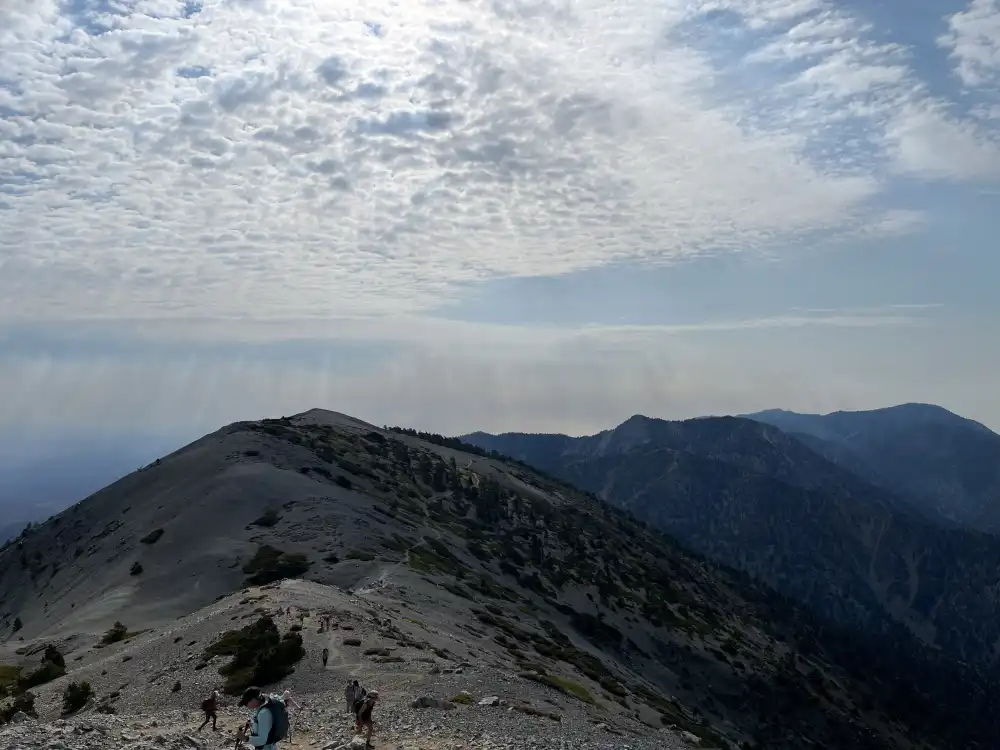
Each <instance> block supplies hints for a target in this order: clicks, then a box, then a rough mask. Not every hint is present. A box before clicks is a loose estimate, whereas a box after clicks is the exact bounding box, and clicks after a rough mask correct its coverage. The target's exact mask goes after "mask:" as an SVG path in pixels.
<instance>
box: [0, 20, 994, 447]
mask: <svg viewBox="0 0 1000 750" xmlns="http://www.w3.org/2000/svg"><path fill="white" fill-rule="evenodd" d="M998 208H1000V0H927V1H926V2H921V3H914V2H913V1H912V0H881V1H880V2H871V1H869V0H866V1H865V2H862V0H683V1H682V0H655V1H653V0H575V1H574V0H422V1H421V0H413V2H395V1H394V2H387V1H384V0H362V2H351V3H347V2H343V1H342V0H327V1H326V2H320V1H318V0H201V1H198V0H185V1H183V2H179V1H178V0H67V1H65V2H56V0H0V388H2V392H3V393H4V397H3V398H2V399H0V437H2V436H7V437H8V438H10V436H16V435H20V434H22V433H23V432H24V431H25V430H27V431H28V432H31V433H33V434H37V435H43V436H44V435H55V434H64V435H65V434H80V433H86V432H87V431H88V430H91V429H97V430H100V431H102V432H106V433H120V434H127V435H134V434H176V435H178V436H183V437H185V438H187V437H195V436H197V434H200V433H201V432H204V431H206V430H208V429H212V428H214V427H217V426H219V425H221V424H222V423H224V422H229V421H234V420H236V419H243V418H257V417H260V416H265V415H267V416H276V415H280V414H288V413H292V412H295V411H300V410H304V409H307V408H310V407H313V406H324V407H328V408H333V409H337V410H340V411H345V412H348V413H352V414H355V415H357V416H360V417H362V418H365V419H369V420H371V421H374V422H377V423H385V422H388V423H399V424H410V425H413V426H417V427H423V428H430V429H435V430H439V431H443V432H461V431H466V430H471V429H490V430H502V429H522V430H561V431H567V432H574V433H580V432H590V431H596V430H598V429H601V428H604V427H608V426H611V425H613V424H615V423H617V422H618V421H621V420H622V419H625V418H627V417H628V416H629V415H631V414H633V413H635V412H644V413H647V414H651V415H654V416H665V417H687V416H694V415H697V414H705V413H725V412H743V411H750V410H753V409H759V408H767V407H775V406H781V407H785V408H792V409H800V410H811V411H828V410H833V409H838V408H869V407H874V406H881V405H887V404H891V403H899V402H903V401H913V400H919V401H932V402H936V403H940V404H942V405H944V406H946V407H949V408H952V409H954V410H957V411H959V412H961V413H963V414H965V415H966V416H970V417H973V418H976V419H979V420H981V421H983V422H984V423H986V424H988V425H990V426H992V427H993V428H995V429H997V428H1000V395H998V393H1000V391H998V390H997V388H996V373H997V372H998V371H1000V347H998V346H997V342H998V341H1000V295H997V293H996V289H997V284H998V282H1000V244H998V240H997V238H998V237H1000V218H998V215H1000V212H998ZM43 442H44V441H43Z"/></svg>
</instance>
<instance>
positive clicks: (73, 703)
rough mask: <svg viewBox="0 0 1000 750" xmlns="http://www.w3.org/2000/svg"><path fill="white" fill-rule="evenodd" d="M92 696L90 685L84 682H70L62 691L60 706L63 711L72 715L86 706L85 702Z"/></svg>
mask: <svg viewBox="0 0 1000 750" xmlns="http://www.w3.org/2000/svg"><path fill="white" fill-rule="evenodd" d="M93 695H94V691H93V689H92V688H91V687H90V683H89V682H87V681H86V680H83V681H81V682H71V683H70V684H69V685H67V686H66V689H65V690H64V691H63V698H62V705H63V711H64V712H66V713H68V714H72V713H76V712H77V711H79V710H80V709H81V708H83V707H84V706H86V705H87V701H89V700H90V699H91V697H92V696H93Z"/></svg>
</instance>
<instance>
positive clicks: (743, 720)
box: [0, 411, 996, 750]
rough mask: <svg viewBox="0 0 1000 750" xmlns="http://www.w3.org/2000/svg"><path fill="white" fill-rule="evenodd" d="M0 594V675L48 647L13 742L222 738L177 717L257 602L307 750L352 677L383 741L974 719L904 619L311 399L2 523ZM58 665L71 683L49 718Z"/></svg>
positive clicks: (670, 744) (797, 735)
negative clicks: (887, 627)
mask: <svg viewBox="0 0 1000 750" xmlns="http://www.w3.org/2000/svg"><path fill="white" fill-rule="evenodd" d="M285 579H301V580H285ZM0 614H2V615H3V623H4V625H3V627H4V631H3V633H4V637H5V639H6V640H5V643H4V645H3V646H2V647H0V683H2V682H3V680H4V679H6V680H7V684H8V685H9V686H11V687H16V686H17V685H18V684H19V683H18V680H21V681H22V683H23V681H24V679H26V678H31V677H32V676H34V675H37V674H38V673H37V672H36V671H35V670H37V669H38V668H39V667H40V666H44V663H48V662H44V663H43V660H51V659H54V658H56V657H54V656H51V654H52V653H53V649H54V651H55V652H56V653H57V654H58V660H60V661H63V662H64V670H65V672H66V674H65V675H62V674H61V673H60V672H59V670H56V672H55V673H54V674H52V675H49V676H51V677H54V678H55V679H51V680H49V681H47V682H43V683H42V684H41V685H36V686H33V687H32V688H31V691H32V693H33V694H34V695H35V707H36V710H37V713H38V715H39V717H40V718H41V720H42V723H40V724H34V723H32V722H31V721H30V720H29V721H25V722H19V723H17V724H15V725H13V726H11V727H9V728H7V729H5V730H4V731H5V732H7V734H6V735H4V736H3V737H7V738H12V739H11V741H12V742H14V743H15V744H16V743H19V742H20V743H21V744H22V745H28V746H31V744H32V743H34V742H36V741H42V740H43V739H44V740H45V742H46V744H49V743H50V742H54V743H62V745H63V746H64V747H66V748H67V749H69V750H75V747H76V746H79V747H81V748H82V747H86V746H88V743H89V746H93V745H94V744H95V743H96V745H97V746H102V745H101V742H104V743H105V745H103V746H107V745H109V744H110V745H114V746H120V745H119V743H121V745H124V746H135V747H142V746H146V745H150V746H153V745H155V746H160V747H162V746H164V745H171V744H174V745H176V746H178V747H180V746H181V745H182V744H183V743H187V744H188V746H193V745H195V744H198V746H202V745H206V746H207V744H220V745H224V744H227V743H228V742H229V741H230V739H231V736H230V735H226V737H223V738H218V737H217V736H216V735H213V734H212V733H211V730H208V731H207V732H205V731H203V732H201V733H200V734H197V733H196V734H191V733H192V731H193V730H194V729H195V728H196V724H197V723H198V722H197V719H198V718H199V717H198V715H197V713H198V712H197V705H198V702H199V700H200V698H201V697H203V696H204V695H205V694H206V693H207V692H208V691H209V690H210V689H211V688H213V687H219V686H222V687H225V688H226V689H229V690H230V691H235V690H238V684H239V681H240V680H247V679H251V677H252V671H253V670H252V669H251V667H249V666H245V663H244V662H240V661H238V660H239V659H240V658H242V657H239V656H238V653H239V652H233V653H237V656H233V657H232V658H233V659H234V661H233V665H234V666H231V667H226V665H227V664H228V663H229V656H228V654H229V653H230V652H228V651H225V650H224V649H223V650H222V651H220V650H219V649H220V648H221V646H220V638H221V639H222V640H221V644H227V643H235V642H236V641H233V639H234V638H236V639H237V640H239V638H243V637H244V636H238V635H232V634H231V635H224V634H225V632H226V631H227V630H236V629H238V628H241V627H245V626H249V625H251V624H253V623H258V624H259V622H260V618H262V617H265V616H266V617H270V618H271V621H272V622H273V623H274V624H275V625H276V626H277V627H278V629H280V631H281V633H284V634H285V636H287V637H289V638H292V637H293V635H292V634H295V633H298V634H299V636H300V637H301V639H302V648H303V649H304V655H303V656H302V658H301V659H300V660H299V659H298V657H297V656H296V659H295V663H294V671H293V672H291V673H290V674H284V676H282V677H281V678H280V679H277V680H276V681H275V684H274V686H273V688H272V689H275V690H277V689H284V688H286V687H287V688H290V689H291V690H292V691H293V693H294V694H295V695H296V696H298V698H299V700H300V701H301V702H303V703H304V704H305V706H306V708H305V709H304V710H303V712H302V713H301V716H300V717H299V719H298V721H297V724H296V726H297V730H296V731H298V732H299V733H300V738H301V740H302V741H304V742H305V741H308V743H309V744H312V743H313V742H315V743H316V744H317V745H320V743H322V745H321V746H323V747H326V746H330V747H338V746H339V745H340V744H343V743H346V742H349V741H350V739H351V737H350V735H351V732H350V731H349V726H347V723H346V722H345V717H344V716H343V714H342V713H341V711H340V705H339V701H340V697H339V696H340V693H341V690H342V686H343V684H344V683H345V681H346V680H347V679H349V678H353V677H357V678H359V679H361V680H363V681H364V683H365V684H366V685H368V686H369V687H375V688H378V689H379V691H380V693H381V694H382V695H383V697H384V701H383V704H382V705H381V706H380V708H379V716H378V718H379V720H380V727H379V734H378V736H377V739H378V742H379V746H383V747H397V746H403V747H408V746H410V747H423V748H443V747H448V748H450V750H454V748H455V747H476V748H490V747H506V748H511V747H518V748H520V747H538V748H543V747H553V748H554V747H560V748H562V747H573V748H592V749H594V750H596V749H597V748H619V747H625V746H627V747H630V748H632V749H633V750H643V749H644V748H650V749H651V748H667V749H668V750H669V749H670V748H680V747H686V746H690V745H691V744H694V745H697V746H701V747H717V748H723V747H736V746H739V747H762V748H763V747H766V748H777V749H781V748H799V747H802V746H805V745H809V744H818V745H820V746H824V747H853V748H860V749H861V750H866V749H874V748H889V747H892V748H904V749H905V748H942V749H943V748H948V747H956V746H962V747H968V748H974V747H987V746H989V743H990V742H992V739H993V737H994V736H995V731H996V727H995V726H994V724H993V719H992V715H991V712H990V710H989V709H990V707H991V706H990V701H991V699H992V697H993V695H994V693H993V692H991V691H992V687H991V686H990V685H987V684H984V683H982V682H981V681H980V680H979V679H978V677H977V676H976V675H975V674H974V673H972V672H970V671H969V670H966V669H963V668H961V667H956V666H954V665H951V664H949V663H946V662H943V661H942V660H940V659H939V658H937V656H936V655H935V654H934V653H932V652H930V651H927V650H926V649H922V648H921V647H920V646H919V644H917V643H916V642H915V641H913V640H912V639H907V638H906V636H905V634H903V635H902V636H901V635H900V634H896V633H893V634H891V638H887V639H883V640H879V639H878V638H873V639H870V640H866V641H859V640H858V639H857V638H855V637H853V636H852V634H850V633H845V632H841V631H839V630H837V629H835V628H831V627H830V626H828V625H825V624H823V623H822V622H820V621H818V620H816V619H815V618H813V617H811V616H810V615H808V614H807V613H806V612H804V611H802V610H800V609H797V608H796V607H794V606H792V605H791V604H790V603H789V602H788V601H787V600H786V599H783V598H782V597H780V596H778V595H776V594H774V593H773V592H772V591H770V590H769V589H765V588H762V587H760V586H758V585H756V584H754V583H753V582H752V581H750V580H749V579H748V578H746V577H745V576H742V575H740V574H737V573H736V572H734V571H729V570H726V569H722V568H719V567H717V566H714V565H711V564H709V563H707V562H705V561H704V560H702V559H701V558H698V557H696V556H694V555H692V554H690V553H686V552H684V551H682V550H681V549H680V548H679V547H678V546H677V545H676V544H675V543H674V542H673V541H672V540H671V539H669V538H668V537H664V536H663V535H661V534H659V533H658V532H655V531H652V530H650V529H649V528H647V527H644V526H643V525H641V524H640V523H638V522H637V521H635V520H633V519H632V518H631V517H630V516H628V515H627V514H625V513H623V512H622V511H619V510H616V509H614V508H612V507H610V506H609V505H607V504H605V503H602V502H601V501H600V500H598V499H597V498H596V497H593V496H591V495H587V494H583V493H581V492H578V491H576V490H573V489H571V488H570V487H569V486H567V485H565V484H563V483H561V482H559V481H556V480H552V479H549V478H546V477H545V476H542V475H540V474H538V473H537V472H534V471H532V470H529V469H527V468H525V467H523V466H520V465H517V464H515V463H511V462H505V461H501V460H498V459H495V458H490V457H487V456H483V455H480V454H479V453H477V452H476V451H474V450H472V451H471V452H470V449H462V446H461V444H459V443H458V442H457V441H450V440H446V439H443V438H440V437H439V436H433V435H417V434H415V433H403V432H400V431H392V430H387V429H376V428H374V427H373V426H371V425H367V424H365V423H362V422H359V421H357V420H354V419H351V418H350V417H345V416H343V415H338V414H333V413H330V412H322V411H313V412H308V413H306V414H303V415H299V416H297V417H293V418H290V419H281V420H265V421H264V422H247V423H238V424H235V425H230V426H229V427H226V428H224V429H222V430H220V431H218V432H216V433H213V434H212V435H209V436H206V437H205V438H203V439H201V440H199V441H197V442H195V443H193V444H192V445H190V446H188V447H186V448H184V449H182V450H180V451H177V452H176V453H174V454H171V455H169V456H166V457H164V458H163V459H161V460H160V461H157V462H155V463H154V464H153V465H150V466H148V467H146V468H144V469H143V470H141V471H139V472H136V473H134V474H132V475H129V476H128V477H125V478H124V479H122V480H120V481H119V482H116V483H115V484H114V485H111V486H110V487H108V488H106V489H105V490H102V491H101V492H99V493H97V494H95V495H93V496H91V497H90V498H87V499H86V500H84V501H82V502H81V503H79V504H77V505H76V506H74V507H72V508H70V509H68V510H67V511H65V512H64V513H62V514H60V515H59V516H57V517H55V518H53V519H51V520H50V521H48V522H46V523H44V524H42V525H41V526H39V527H37V528H34V529H32V530H31V532H30V533H28V534H24V535H22V536H21V537H19V538H18V539H17V540H15V541H14V542H13V543H11V544H8V545H7V546H6V547H4V549H3V550H2V552H0ZM116 620H117V621H119V622H120V628H119V629H118V630H116V631H114V632H115V633H117V636H116V637H115V638H112V639H110V640H111V642H109V643H102V636H104V635H107V633H106V632H105V631H107V630H108V629H109V628H111V626H112V625H113V624H114V623H115V621H116ZM327 620H328V621H329V622H330V626H329V628H327V627H326V626H325V622H326V621H327ZM277 637H278V636H277V634H275V639H277ZM103 640H105V641H107V640H108V639H107V638H104V639H103ZM241 642H242V641H241ZM213 644H216V645H215V646H214V647H213ZM324 647H326V648H328V649H329V650H330V652H331V659H330V663H329V664H328V665H327V667H326V668H325V669H324V668H323V665H322V663H321V660H320V658H319V657H320V652H321V650H322V649H323V648H324ZM241 648H242V647H241ZM267 653H271V652H267ZM267 658H268V659H271V657H267ZM260 659H264V657H263V656H262V657H260ZM260 663H263V661H261V662H260ZM269 663H270V662H269ZM239 664H244V666H239ZM272 666H273V665H272ZM46 668H47V667H46ZM220 668H221V669H222V670H223V673H220V672H219V670H220ZM253 669H257V667H253ZM248 670H249V671H248ZM4 676H6V677H4ZM82 680H85V681H87V682H89V683H90V684H91V686H92V688H93V690H94V692H95V697H94V699H93V701H92V702H91V703H90V704H89V706H88V707H86V708H84V709H82V711H81V712H79V713H78V714H76V715H75V716H74V718H72V720H71V721H70V722H69V723H67V724H65V725H60V724H58V723H57V722H58V717H59V715H60V712H61V703H60V702H61V697H62V696H63V693H64V691H65V690H66V687H67V685H68V684H70V683H73V682H80V681H82ZM494 698H495V699H496V700H493V699H494ZM418 699H426V700H423V701H420V700H418ZM485 699H490V700H486V702H485V703H484V704H482V705H481V704H480V701H483V700H485ZM9 700H10V699H8V702H9ZM415 700H417V701H418V702H417V705H421V704H428V703H429V704H431V705H433V706H436V707H435V708H416V707H414V701H415ZM105 712H114V713H113V714H108V713H105ZM185 712H187V714H186V715H185ZM241 721H242V717H241V716H239V712H238V711H235V710H233V709H230V710H229V711H228V712H227V713H226V715H225V717H224V724H225V727H226V731H231V730H233V729H234V728H235V726H236V725H237V724H238V723H240V722H241ZM119 722H120V723H119ZM154 722H155V724H154ZM88 727H89V728H88ZM101 727H104V729H103V730H102V729H101ZM95 732H96V733H98V734H100V735H102V736H103V735H104V734H105V733H110V734H107V739H100V738H98V739H94V738H95V737H98V735H97V734H94V733H95ZM19 733H20V734H19ZM32 733H34V734H32ZM125 733H128V737H126V736H125ZM21 735H23V738H22V739H18V738H19V737H21ZM158 735H162V739H161V738H160V737H158ZM189 736H190V738H191V739H187V738H188V737H189ZM3 737H0V740H2V739H3ZM129 743H131V744H129Z"/></svg>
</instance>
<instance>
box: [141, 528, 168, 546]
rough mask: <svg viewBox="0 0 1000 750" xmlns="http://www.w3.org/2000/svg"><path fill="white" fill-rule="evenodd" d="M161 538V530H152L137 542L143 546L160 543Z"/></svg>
mask: <svg viewBox="0 0 1000 750" xmlns="http://www.w3.org/2000/svg"><path fill="white" fill-rule="evenodd" d="M161 536H163V529H153V530H152V531H150V532H149V533H148V534H146V536H144V537H143V538H142V539H140V540H139V541H140V542H142V543H143V544H156V543H157V542H158V541H160V537H161Z"/></svg>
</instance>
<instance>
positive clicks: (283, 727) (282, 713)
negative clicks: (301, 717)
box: [261, 698, 288, 745]
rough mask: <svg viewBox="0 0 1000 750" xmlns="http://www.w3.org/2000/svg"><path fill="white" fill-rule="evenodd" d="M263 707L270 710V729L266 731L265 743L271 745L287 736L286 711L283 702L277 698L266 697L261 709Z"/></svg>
mask: <svg viewBox="0 0 1000 750" xmlns="http://www.w3.org/2000/svg"><path fill="white" fill-rule="evenodd" d="M265 708H266V709H267V710H268V711H270V712H271V731H270V732H268V733H267V743H266V744H268V745H273V744H274V743H275V742H281V741H282V740H283V739H285V737H287V736H288V711H287V710H285V704H284V703H283V702H282V701H280V700H278V699H277V698H268V699H267V702H266V703H265V704H264V705H263V706H261V710H263V709H265Z"/></svg>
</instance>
